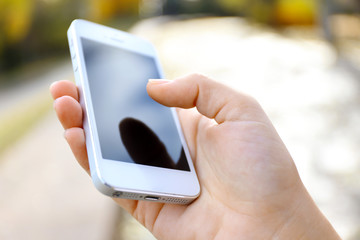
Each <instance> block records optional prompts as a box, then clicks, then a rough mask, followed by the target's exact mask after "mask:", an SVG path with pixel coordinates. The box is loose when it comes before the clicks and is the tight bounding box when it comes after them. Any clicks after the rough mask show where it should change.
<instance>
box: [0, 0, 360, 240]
mask: <svg viewBox="0 0 360 240" xmlns="http://www.w3.org/2000/svg"><path fill="white" fill-rule="evenodd" d="M75 18H84V19H88V20H90V21H95V22H98V23H102V24H106V25H109V26H112V27H115V28H118V29H122V30H125V31H130V32H132V33H134V34H137V35H139V36H141V37H143V38H146V39H148V40H150V41H151V42H153V43H154V44H155V46H156V48H157V50H158V52H159V55H160V59H161V62H162V64H163V67H164V70H165V73H166V76H167V77H168V78H173V77H176V76H179V75H184V74H187V73H190V72H202V73H204V74H206V75H209V76H210V77H213V78H214V79H216V80H217V81H221V82H223V83H225V84H227V85H229V86H231V87H232V88H234V89H237V90H240V91H244V92H247V93H249V94H251V95H253V96H255V97H256V98H257V99H258V100H259V101H260V103H261V104H262V105H263V107H264V109H265V111H266V112H267V113H268V114H269V116H270V118H271V120H272V121H273V122H274V125H275V127H276V128H277V129H278V131H279V134H280V135H281V137H282V138H283V140H284V142H285V144H286V145H287V146H288V148H289V150H290V153H291V154H292V156H293V158H294V161H295V163H296V165H297V167H298V169H299V172H300V175H301V177H302V179H303V181H304V183H305V185H306V187H307V188H308V190H309V192H310V193H311V195H312V196H313V198H314V200H315V201H316V203H317V204H318V205H319V207H320V208H321V210H322V211H323V213H324V214H325V215H326V216H327V217H328V219H329V220H330V222H332V224H333V225H334V227H335V228H336V230H337V231H338V232H339V234H340V235H341V236H342V238H343V239H349V240H355V239H360V204H359V203H360V151H359V147H358V146H359V144H360V128H359V127H358V126H359V123H360V107H359V106H360V2H359V1H358V0H77V1H73V0H0V239H9V240H14V239H37V240H41V239H94V240H95V239H111V240H120V239H126V240H128V239H154V238H153V237H152V236H151V235H150V234H149V233H148V232H147V230H145V229H144V228H143V227H141V226H140V225H139V224H138V223H137V222H136V221H135V220H133V219H132V218H131V217H130V216H129V215H127V214H126V213H124V212H123V211H122V210H121V209H120V208H118V207H117V206H116V205H115V204H114V203H113V202H112V201H111V200H110V199H108V198H106V197H104V196H102V195H101V194H100V193H98V192H97V191H96V190H95V188H94V187H93V186H92V183H91V181H90V179H89V178H88V176H87V175H86V174H85V173H84V172H83V171H82V170H81V169H80V167H79V166H77V163H76V161H75V160H74V157H73V156H72V154H71V152H70V149H69V148H68V147H67V145H66V143H65V140H64V139H63V138H62V134H63V130H62V127H61V126H60V124H59V123H58V122H57V120H56V116H55V113H54V111H53V110H52V100H51V97H50V94H49V93H48V87H49V85H50V84H51V82H53V81H56V80H60V79H70V80H73V74H72V67H71V62H70V57H69V51H68V46H67V39H66V31H67V28H68V27H69V25H70V23H71V21H72V20H73V19H75Z"/></svg>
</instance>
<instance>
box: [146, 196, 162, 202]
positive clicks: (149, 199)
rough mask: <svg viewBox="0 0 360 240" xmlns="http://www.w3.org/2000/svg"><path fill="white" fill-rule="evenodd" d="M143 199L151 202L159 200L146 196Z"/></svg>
mask: <svg viewBox="0 0 360 240" xmlns="http://www.w3.org/2000/svg"><path fill="white" fill-rule="evenodd" d="M144 199H145V200H148V201H153V202H155V201H157V200H159V198H158V197H153V196H146V197H145V198H144Z"/></svg>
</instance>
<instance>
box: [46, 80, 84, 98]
mask: <svg viewBox="0 0 360 240" xmlns="http://www.w3.org/2000/svg"><path fill="white" fill-rule="evenodd" d="M49 90H50V93H51V95H52V97H53V99H57V98H59V97H62V96H70V97H72V98H74V99H76V100H79V94H78V90H77V87H76V85H75V84H74V83H73V82H71V81H69V80H60V81H55V82H53V83H52V84H51V85H50V87H49Z"/></svg>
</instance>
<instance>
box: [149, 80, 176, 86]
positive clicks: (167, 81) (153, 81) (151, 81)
mask: <svg viewBox="0 0 360 240" xmlns="http://www.w3.org/2000/svg"><path fill="white" fill-rule="evenodd" d="M170 82H171V80H168V79H149V83H151V84H157V85H158V84H165V83H170Z"/></svg>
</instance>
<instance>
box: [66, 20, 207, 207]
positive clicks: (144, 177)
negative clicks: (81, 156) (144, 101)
mask: <svg viewBox="0 0 360 240" xmlns="http://www.w3.org/2000/svg"><path fill="white" fill-rule="evenodd" d="M68 38H69V45H70V51H71V56H72V61H73V67H74V73H75V79H76V83H77V85H78V88H79V93H80V104H81V105H82V107H83V110H84V126H83V127H84V130H85V134H86V145H87V151H88V157H89V165H90V170H91V176H92V179H93V182H94V184H95V186H96V187H97V188H98V190H100V191H101V192H102V193H104V194H106V195H110V196H111V195H113V194H114V192H127V193H135V196H137V194H138V195H139V198H140V195H143V194H145V195H151V196H166V197H174V198H182V199H184V198H185V199H188V200H192V199H195V198H196V197H197V196H198V195H199V192H200V186H199V182H198V180H197V176H196V173H195V169H194V166H193V163H192V161H191V157H190V153H189V150H188V147H187V145H186V141H185V138H184V136H183V133H182V130H181V126H180V122H179V120H178V117H177V114H176V111H175V109H171V111H172V113H173V116H174V121H175V123H176V126H177V128H178V132H179V136H180V139H181V142H182V144H183V147H184V151H185V154H186V157H187V159H188V164H189V168H190V171H182V170H174V169H166V168H159V167H152V166H145V165H139V164H134V163H127V162H121V161H115V160H109V159H103V158H102V155H101V149H100V143H99V138H98V137H97V136H98V132H97V131H98V130H97V128H96V124H95V115H94V112H93V107H92V106H93V105H92V100H91V97H90V91H89V84H88V80H87V79H88V78H87V73H86V68H85V64H84V54H83V52H82V45H81V40H80V39H81V38H87V39H90V40H94V41H97V42H100V43H103V44H107V45H110V46H114V47H119V48H122V49H125V50H128V51H132V52H135V53H139V54H142V55H146V56H150V57H152V58H153V59H154V60H155V63H156V66H157V70H158V71H159V74H160V76H161V77H162V76H163V72H162V69H161V67H160V63H159V60H158V58H157V57H156V52H155V49H154V47H153V46H152V44H151V43H149V42H147V41H146V40H144V39H141V38H139V37H136V36H133V35H131V34H129V33H126V32H122V31H119V30H117V29H113V28H109V27H106V26H102V25H99V24H96V23H92V22H89V21H86V20H78V19H77V20H74V21H73V22H72V24H71V26H70V28H69V31H68ZM135 198H136V197H135ZM141 198H142V197H141Z"/></svg>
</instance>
